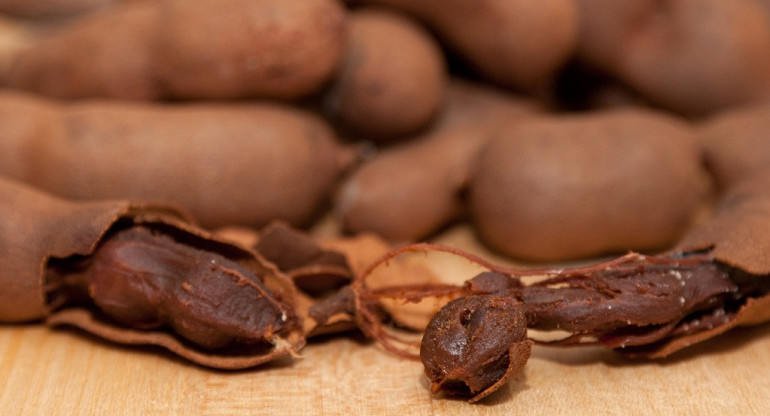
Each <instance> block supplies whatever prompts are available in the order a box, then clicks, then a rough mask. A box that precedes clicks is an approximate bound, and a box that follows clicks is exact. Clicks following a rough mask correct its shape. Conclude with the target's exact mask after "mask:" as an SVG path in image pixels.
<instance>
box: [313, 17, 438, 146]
mask: <svg viewBox="0 0 770 416" xmlns="http://www.w3.org/2000/svg"><path fill="white" fill-rule="evenodd" d="M348 28H349V33H348V45H347V49H346V50H345V57H344V62H343V65H342V68H341V70H340V72H339V73H338V75H337V76H336V77H335V79H334V81H333V82H332V84H331V86H330V88H329V90H328V91H327V92H325V96H324V110H325V112H326V113H327V115H328V116H329V117H330V118H331V119H332V120H335V121H337V122H338V124H339V125H340V127H341V128H342V129H343V130H344V131H346V135H350V136H352V137H353V138H355V139H358V140H360V139H369V140H374V141H378V142H382V141H386V140H390V139H394V138H398V137H402V136H405V135H408V134H413V133H415V132H417V131H419V130H420V129H423V128H425V127H426V126H427V125H428V124H429V123H430V122H431V121H432V120H433V118H434V117H435V116H436V114H437V113H438V112H439V110H440V108H441V106H442V104H443V102H444V98H445V90H446V87H447V83H448V75H447V68H446V64H445V62H444V55H443V52H442V51H441V49H440V47H439V45H438V44H437V43H436V41H435V40H434V39H433V36H432V35H431V34H429V33H428V32H427V31H426V30H425V29H423V27H422V26H421V25H420V24H417V23H416V22H414V21H412V20H411V19H410V18H409V17H407V16H405V15H403V14H400V13H397V12H393V11H388V10H386V9H381V8H363V9H357V10H354V11H352V12H351V13H350V18H349V24H348Z"/></svg>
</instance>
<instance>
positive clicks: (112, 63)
mask: <svg viewBox="0 0 770 416" xmlns="http://www.w3.org/2000/svg"><path fill="white" fill-rule="evenodd" d="M344 39H345V10H344V8H343V7H342V5H340V4H339V3H338V2H337V1H336V0H288V1H287V0H259V1H253V0H223V1H210V0H193V1H190V0H182V1H177V0H158V1H137V2H133V1H132V2H126V3H124V4H119V5H116V6H114V7H110V8H107V9H105V10H103V11H101V12H97V13H92V14H89V15H88V16H85V17H83V18H81V19H78V20H75V21H73V22H72V23H71V24H69V25H67V26H65V27H63V28H61V29H60V30H58V31H56V32H55V33H52V34H51V35H50V36H48V37H46V38H45V39H41V40H40V41H39V42H37V44H36V45H34V46H32V47H30V48H28V49H26V50H25V51H23V52H22V53H20V54H18V55H17V57H16V59H15V60H14V62H13V63H12V65H11V69H10V73H9V76H8V85H9V86H11V87H14V88H21V89H26V90H29V91H34V92H38V93H41V94H46V95H51V96H55V97H61V98H84V97H111V98H121V99H162V98H205V99H229V98H241V97H265V98H277V99H295V98H299V97H302V96H306V95H309V94H312V93H314V92H316V91H318V90H319V89H320V88H321V87H322V86H323V85H324V84H325V83H326V82H327V81H328V80H329V78H330V77H331V76H332V74H333V73H334V71H335V70H336V68H337V66H338V65H339V63H340V61H341V57H342V50H343V48H344Z"/></svg>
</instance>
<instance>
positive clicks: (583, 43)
mask: <svg viewBox="0 0 770 416" xmlns="http://www.w3.org/2000/svg"><path fill="white" fill-rule="evenodd" d="M577 4H578V6H579V7H578V9H579V11H580V19H579V21H580V41H579V46H578V56H579V58H580V59H582V60H585V61H586V62H587V63H589V64H591V65H594V66H596V67H598V68H601V69H602V70H604V71H607V72H609V73H610V74H612V75H614V76H616V77H618V78H619V79H620V80H622V81H623V82H625V83H627V84H628V85H630V86H631V87H632V88H634V89H635V90H637V91H638V92H639V93H640V94H641V95H643V96H644V97H646V98H648V99H649V100H650V101H651V102H653V103H655V104H657V105H659V106H661V107H664V108H666V109H670V110H673V111H676V112H680V113H683V114H686V115H696V116H697V115H703V114H706V113H711V112H714V111H718V110H721V109H724V108H727V107H730V106H734V105H740V104H746V103H749V102H753V101H756V100H760V99H763V98H764V97H768V96H769V95H770V13H768V12H767V11H766V10H764V9H763V8H762V6H761V5H760V3H758V2H756V1H754V0H736V1H721V0H629V1H613V2H607V1H601V0H577Z"/></svg>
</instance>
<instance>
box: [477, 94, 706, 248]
mask: <svg viewBox="0 0 770 416" xmlns="http://www.w3.org/2000/svg"><path fill="white" fill-rule="evenodd" d="M708 180H709V179H708V175H707V174H706V172H705V170H704V169H703V167H702V166H701V151H700V148H699V146H698V141H697V139H696V136H695V134H694V130H693V129H692V128H691V126H690V125H688V124H687V123H685V122H683V121H680V120H678V119H677V118H675V117H669V116H667V115H663V114H661V113H656V112H651V111H648V110H641V109H633V108H631V109H624V110H611V111H604V112H595V113H591V114H582V115H567V116H555V117H552V118H546V117H542V118H541V119H539V120H533V121H528V122H522V123H519V124H518V125H515V126H512V127H511V128H509V129H507V130H506V131H504V132H503V133H501V134H500V135H498V136H497V137H496V138H495V139H494V140H491V141H490V142H489V143H488V144H487V146H486V147H485V148H484V149H483V150H482V152H481V155H480V157H479V158H478V160H477V164H476V169H475V171H474V172H473V174H472V178H471V181H470V186H469V205H470V210H471V215H472V217H473V221H474V224H475V225H476V226H477V229H478V231H479V233H480V236H481V237H482V239H483V240H484V241H486V242H487V243H488V244H489V245H490V246H491V247H492V248H494V249H496V250H498V251H500V252H502V253H505V254H507V255H509V256H513V257H519V258H526V259H530V260H537V261H560V260H567V259H575V258H580V257H587V256H592V255H598V254H602V253H608V252H623V251H628V250H655V249H661V248H665V247H666V246H668V245H671V244H673V243H675V242H676V240H677V239H678V238H679V237H681V235H682V234H683V233H684V231H685V230H686V229H687V227H689V226H690V224H691V223H692V222H693V220H694V217H695V214H696V212H697V210H698V208H700V206H701V204H702V203H703V202H704V200H705V196H706V190H707V189H708V188H707V185H708Z"/></svg>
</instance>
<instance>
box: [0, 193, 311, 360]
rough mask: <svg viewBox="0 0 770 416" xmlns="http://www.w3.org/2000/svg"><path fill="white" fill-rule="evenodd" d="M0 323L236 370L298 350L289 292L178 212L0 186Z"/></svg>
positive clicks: (280, 278)
mask: <svg viewBox="0 0 770 416" xmlns="http://www.w3.org/2000/svg"><path fill="white" fill-rule="evenodd" d="M0 212H2V214H3V216H4V221H2V223H1V224H0V238H1V239H2V244H0V248H1V250H2V252H1V253H0V264H1V265H2V267H0V282H2V286H3V288H4V289H3V291H2V292H0V298H2V302H0V321H2V322H29V321H36V320H44V321H45V322H46V323H47V324H48V325H54V326H60V325H68V326H74V327H78V328H81V329H83V330H84V331H86V332H88V333H91V334H93V335H95V336H98V337H101V338H104V339H106V340H109V341H113V342H116V343H120V344H129V345H137V344H138V345H156V346H160V347H163V348H166V349H168V350H170V351H171V352H173V353H175V354H177V355H179V356H181V357H183V358H186V359H188V360H190V361H193V362H195V363H198V364H201V365H205V366H210V367H216V368H245V367H251V366H255V365H259V364H262V363H265V362H267V361H271V360H274V359H277V358H280V357H285V356H290V355H293V354H295V353H296V351H298V350H299V349H300V348H301V347H302V346H303V345H304V343H305V338H304V336H303V333H302V329H301V326H302V324H301V318H300V317H299V316H298V315H297V313H296V310H295V306H294V301H295V299H294V298H295V287H294V285H293V284H292V282H291V281H290V280H289V278H288V277H286V276H285V275H283V274H282V273H281V272H280V271H278V269H277V268H276V267H275V266H274V265H272V264H271V263H269V262H268V261H266V260H264V259H263V258H262V257H261V256H259V255H258V254H257V253H256V252H254V251H252V250H248V249H246V248H243V247H241V246H238V245H234V244H231V243H229V242H227V241H226V240H222V239H219V238H217V237H215V236H214V235H212V234H210V233H209V232H207V231H205V230H203V229H201V228H199V227H197V226H195V225H194V224H193V223H191V222H190V221H189V219H188V217H187V216H186V215H184V214H182V213H180V212H179V211H178V210H175V209H172V208H165V207H162V206H155V205H148V204H143V203H134V202H127V201H118V200H111V201H92V202H73V201H67V200H62V199H58V198H56V197H53V196H51V195H48V194H45V193H43V192H40V191H38V190H36V189H33V188H31V187H29V186H27V185H23V184H21V183H19V182H14V181H11V180H8V179H0Z"/></svg>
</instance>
